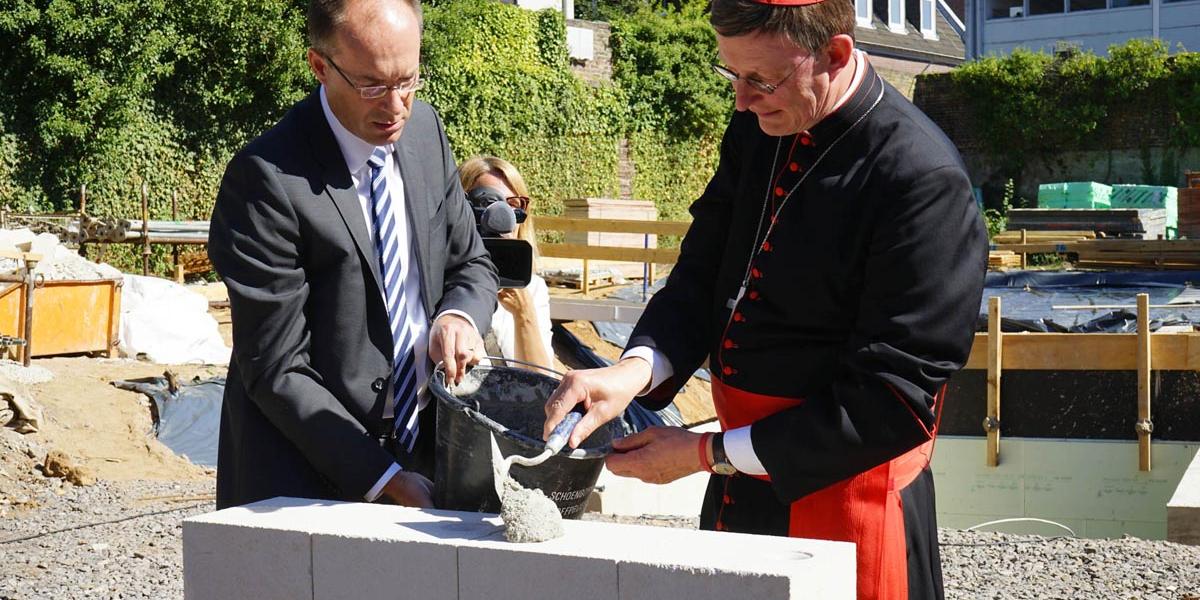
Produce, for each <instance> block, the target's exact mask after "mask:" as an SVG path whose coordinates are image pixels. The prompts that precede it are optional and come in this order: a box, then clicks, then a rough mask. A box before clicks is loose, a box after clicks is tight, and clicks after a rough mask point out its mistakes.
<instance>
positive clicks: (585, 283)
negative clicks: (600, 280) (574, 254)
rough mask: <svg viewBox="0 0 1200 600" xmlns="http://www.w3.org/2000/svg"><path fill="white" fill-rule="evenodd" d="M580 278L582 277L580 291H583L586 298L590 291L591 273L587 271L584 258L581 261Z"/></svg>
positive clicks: (586, 262)
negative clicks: (581, 271) (581, 270)
mask: <svg viewBox="0 0 1200 600" xmlns="http://www.w3.org/2000/svg"><path fill="white" fill-rule="evenodd" d="M582 277H583V279H582V282H581V283H582V285H581V287H580V289H582V290H583V295H584V296H586V295H588V292H590V291H592V274H591V271H590V270H589V269H588V259H586V258H585V259H583V273H582Z"/></svg>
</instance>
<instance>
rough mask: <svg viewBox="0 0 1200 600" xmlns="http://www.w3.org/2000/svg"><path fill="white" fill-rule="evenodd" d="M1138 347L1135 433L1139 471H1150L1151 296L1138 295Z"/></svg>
mask: <svg viewBox="0 0 1200 600" xmlns="http://www.w3.org/2000/svg"><path fill="white" fill-rule="evenodd" d="M1137 305H1138V310H1137V345H1138V351H1137V355H1138V380H1137V381H1138V420H1137V422H1136V423H1134V431H1136V432H1137V437H1138V470H1139V471H1149V470H1150V434H1151V433H1153V432H1154V423H1153V422H1152V421H1151V420H1150V367H1151V362H1152V361H1151V356H1150V295H1149V294H1138V295H1137Z"/></svg>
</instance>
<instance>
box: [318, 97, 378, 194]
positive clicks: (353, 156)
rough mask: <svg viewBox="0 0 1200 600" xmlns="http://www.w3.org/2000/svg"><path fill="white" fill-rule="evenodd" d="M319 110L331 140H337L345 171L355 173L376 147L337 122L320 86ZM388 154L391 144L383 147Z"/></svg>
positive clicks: (364, 164) (364, 163) (365, 162)
mask: <svg viewBox="0 0 1200 600" xmlns="http://www.w3.org/2000/svg"><path fill="white" fill-rule="evenodd" d="M321 110H322V111H324V113H325V120H326V121H328V122H329V128H330V129H332V130H333V139H335V140H337V144H338V148H339V149H341V151H342V158H343V159H345V160H346V170H347V171H349V172H350V173H357V172H359V171H360V170H362V168H363V167H364V166H366V164H367V159H368V158H371V153H373V152H375V148H376V146H373V145H371V144H370V143H369V142H367V141H365V140H363V139H362V138H360V137H358V136H357V135H354V134H353V133H350V130H349V129H346V128H345V127H344V126H343V125H342V123H341V121H338V119H337V116H336V115H334V114H333V110H332V109H330V108H329V99H328V98H327V97H326V96H325V86H323V85H322V86H321ZM384 148H385V149H387V151H388V152H389V153H391V151H392V144H388V145H387V146H384Z"/></svg>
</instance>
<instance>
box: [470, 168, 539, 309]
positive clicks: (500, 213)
mask: <svg viewBox="0 0 1200 600" xmlns="http://www.w3.org/2000/svg"><path fill="white" fill-rule="evenodd" d="M467 203H468V204H470V205H471V212H472V213H474V214H475V228H476V229H477V230H478V231H479V237H481V238H483V247H484V248H487V251H488V253H489V254H491V255H492V263H493V264H495V265H496V272H497V274H498V275H499V276H500V287H502V288H523V287H525V286H527V285H529V281H530V280H531V279H532V278H533V246H530V245H529V242H526V241H525V240H518V239H512V238H506V237H503V236H506V235H510V234H512V233H514V232H516V230H517V226H518V225H519V224H521V223H524V222H525V219H526V217H527V216H528V215H526V214H525V211H524V210H523V209H520V208H513V207H511V206H509V205H508V202H507V201H506V200H505V198H504V194H503V193H501V192H500V190H497V189H495V188H490V187H486V186H484V187H477V188H475V189H473V190H471V191H470V192H467Z"/></svg>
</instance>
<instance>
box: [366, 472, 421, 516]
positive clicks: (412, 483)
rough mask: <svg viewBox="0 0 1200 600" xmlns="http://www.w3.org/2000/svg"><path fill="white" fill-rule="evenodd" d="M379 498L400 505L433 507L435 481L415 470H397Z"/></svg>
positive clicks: (384, 486)
mask: <svg viewBox="0 0 1200 600" xmlns="http://www.w3.org/2000/svg"><path fill="white" fill-rule="evenodd" d="M379 498H380V499H381V500H384V501H386V502H389V503H391V504H399V505H400V506H415V507H417V508H433V482H432V481H430V480H428V479H426V478H425V476H424V475H421V474H420V473H415V472H413V471H397V472H396V474H395V475H392V478H391V479H389V480H388V482H387V483H385V484H383V491H382V492H380V493H379Z"/></svg>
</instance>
